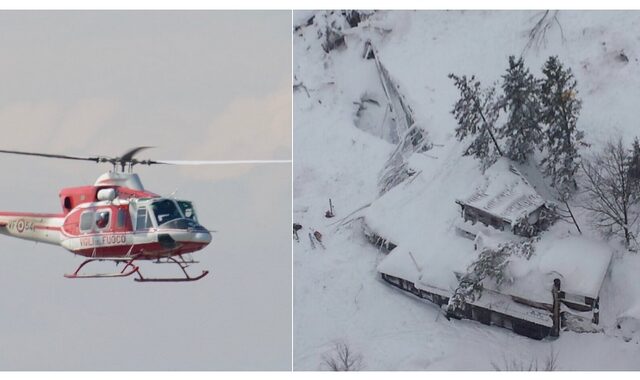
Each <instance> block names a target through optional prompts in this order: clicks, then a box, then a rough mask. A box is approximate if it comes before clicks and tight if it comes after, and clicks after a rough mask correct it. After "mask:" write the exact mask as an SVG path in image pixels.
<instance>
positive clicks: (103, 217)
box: [0, 173, 211, 260]
mask: <svg viewBox="0 0 640 380" xmlns="http://www.w3.org/2000/svg"><path fill="white" fill-rule="evenodd" d="M116 174H118V175H120V176H121V175H122V173H116ZM129 176H131V175H129ZM133 176H135V174H133ZM136 177H137V176H136ZM101 178H102V177H101ZM135 179H137V178H135ZM121 184H123V185H124V184H128V183H127V181H124V182H123V181H121V183H118V182H111V183H109V182H108V181H102V182H101V181H100V179H99V180H98V182H97V183H96V185H94V186H82V187H75V188H68V189H63V190H62V191H61V192H60V200H61V203H62V208H63V213H61V214H40V213H21V212H15V213H14V212H0V233H2V234H4V235H9V236H12V237H17V238H20V239H26V240H31V241H37V242H42V243H48V244H56V245H60V246H62V247H63V248H65V249H67V250H69V251H71V252H73V253H75V254H77V255H81V256H85V257H91V258H126V257H137V258H138V260H140V259H142V260H145V259H148V260H152V259H158V258H165V257H171V256H179V255H183V254H187V253H192V252H196V251H199V250H201V249H203V248H204V247H206V246H207V245H208V244H209V243H210V242H211V234H210V232H209V231H208V230H207V229H205V228H204V227H202V226H201V225H200V224H199V223H198V220H197V216H196V213H195V209H194V207H193V204H192V203H191V202H189V201H185V200H175V199H171V198H162V197H160V196H159V195H156V194H153V193H150V192H147V191H145V190H143V189H142V188H141V186H140V187H139V188H129V187H126V186H120V185H121ZM134 186H135V185H134ZM135 187H137V186H135Z"/></svg>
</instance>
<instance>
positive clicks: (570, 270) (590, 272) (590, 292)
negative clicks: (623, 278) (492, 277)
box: [501, 236, 612, 303]
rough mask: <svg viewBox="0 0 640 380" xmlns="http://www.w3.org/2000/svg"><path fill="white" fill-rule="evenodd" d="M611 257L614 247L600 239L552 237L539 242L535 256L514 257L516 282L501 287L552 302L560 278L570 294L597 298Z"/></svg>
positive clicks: (563, 286)
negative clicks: (555, 286)
mask: <svg viewBox="0 0 640 380" xmlns="http://www.w3.org/2000/svg"><path fill="white" fill-rule="evenodd" d="M611 257H612V251H611V248H609V246H607V245H606V244H605V243H603V242H600V241H596V240H593V239H590V238H586V237H583V236H565V237H555V236H553V237H548V238H547V239H542V240H541V241H540V242H538V243H537V245H536V251H535V253H534V255H533V256H532V257H531V259H529V260H525V259H524V258H522V259H512V261H511V263H510V264H509V270H510V274H511V275H512V276H513V282H512V283H511V284H507V285H506V286H504V287H503V288H502V289H501V291H502V292H506V293H509V294H512V295H515V296H519V297H523V298H526V299H529V300H533V301H538V302H545V303H551V302H552V297H551V287H552V285H553V280H554V279H555V278H558V279H560V281H561V290H562V291H564V292H565V293H567V295H568V296H579V297H590V298H594V299H595V298H597V297H598V295H599V293H600V288H601V287H602V282H603V281H604V278H605V276H606V274H607V270H608V269H609V263H610V262H611ZM582 302H584V300H582Z"/></svg>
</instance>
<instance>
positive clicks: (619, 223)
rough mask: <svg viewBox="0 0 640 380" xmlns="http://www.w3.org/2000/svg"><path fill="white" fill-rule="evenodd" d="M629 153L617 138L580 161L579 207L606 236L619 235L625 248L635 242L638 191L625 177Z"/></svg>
mask: <svg viewBox="0 0 640 380" xmlns="http://www.w3.org/2000/svg"><path fill="white" fill-rule="evenodd" d="M630 156H631V152H630V151H629V150H627V149H625V147H624V143H623V140H622V137H618V138H617V139H616V140H615V141H609V142H608V143H607V144H606V146H605V147H604V149H603V150H602V151H601V152H599V153H597V154H595V155H593V157H592V158H591V159H589V160H586V161H583V162H582V164H581V168H582V171H583V172H584V174H585V181H584V182H585V183H584V185H583V188H584V193H585V194H586V197H587V199H586V203H585V204H583V205H582V207H583V208H585V209H586V210H588V211H589V212H590V213H591V216H592V219H593V222H594V226H595V227H596V228H598V229H599V230H600V231H601V232H602V233H603V234H604V235H605V236H607V237H609V236H620V237H623V238H624V241H625V243H626V246H627V248H629V249H631V248H632V247H633V246H634V245H637V241H636V236H635V234H634V226H635V224H636V222H637V221H638V218H639V217H640V213H639V212H638V209H637V205H638V202H639V200H640V194H638V192H637V191H634V183H633V181H631V180H630V178H629V170H628V169H629V162H630Z"/></svg>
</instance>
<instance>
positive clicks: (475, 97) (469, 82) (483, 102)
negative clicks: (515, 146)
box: [449, 74, 502, 168]
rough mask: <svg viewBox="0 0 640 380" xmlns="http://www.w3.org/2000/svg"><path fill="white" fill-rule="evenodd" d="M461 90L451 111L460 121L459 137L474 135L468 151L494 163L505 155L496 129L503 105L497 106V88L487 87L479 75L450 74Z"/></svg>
mask: <svg viewBox="0 0 640 380" xmlns="http://www.w3.org/2000/svg"><path fill="white" fill-rule="evenodd" d="M449 78H451V79H453V80H454V82H455V86H456V87H457V88H458V90H459V91H460V99H458V101H457V102H456V103H455V105H454V106H453V110H452V111H451V113H452V114H453V115H454V117H455V119H456V121H457V122H458V127H457V128H456V137H457V138H458V140H459V141H462V140H463V139H465V138H466V137H468V136H469V137H473V141H472V142H471V145H469V147H468V148H467V150H466V151H465V153H464V154H465V155H468V156H474V157H475V158H477V159H479V160H480V162H482V166H483V168H487V167H489V166H491V164H493V163H494V162H495V160H496V158H497V155H502V151H501V150H500V146H499V145H498V142H497V140H496V137H495V134H494V129H495V123H496V120H497V119H498V115H499V109H498V107H496V99H495V89H494V88H493V87H491V88H486V89H483V88H482V87H481V85H480V81H478V80H476V78H475V76H471V78H467V77H466V75H463V76H462V77H458V76H456V75H454V74H449Z"/></svg>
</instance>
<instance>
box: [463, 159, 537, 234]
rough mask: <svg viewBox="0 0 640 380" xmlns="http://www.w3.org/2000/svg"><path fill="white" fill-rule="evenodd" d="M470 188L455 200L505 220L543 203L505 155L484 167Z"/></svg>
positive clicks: (510, 219)
mask: <svg viewBox="0 0 640 380" xmlns="http://www.w3.org/2000/svg"><path fill="white" fill-rule="evenodd" d="M474 188H475V190H474V192H473V193H472V194H471V195H470V196H468V197H466V198H461V199H457V200H456V202H458V203H462V204H465V205H469V206H471V207H475V208H477V209H480V210H482V211H486V212H488V213H490V214H492V215H495V216H498V217H500V218H502V219H504V220H505V221H507V222H509V223H513V222H515V221H516V220H517V219H518V218H519V217H520V216H522V215H529V214H530V213H532V212H533V211H535V210H536V209H538V208H539V207H540V206H542V205H544V204H545V201H544V199H543V198H542V197H541V196H540V195H539V194H538V192H537V191H536V189H534V188H533V186H531V185H530V184H529V182H528V181H527V180H526V179H525V178H524V177H523V176H522V174H521V173H520V172H519V171H518V169H516V168H515V167H514V166H513V165H512V164H511V163H509V161H508V160H507V159H506V158H501V159H499V160H498V161H497V162H496V163H495V164H494V165H492V166H491V167H490V168H489V169H487V171H486V172H485V175H484V178H483V179H482V180H481V181H480V182H479V183H478V184H476V185H475V186H474Z"/></svg>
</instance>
